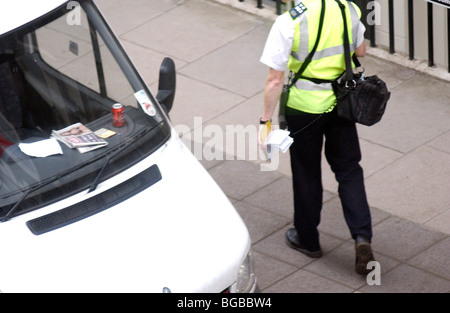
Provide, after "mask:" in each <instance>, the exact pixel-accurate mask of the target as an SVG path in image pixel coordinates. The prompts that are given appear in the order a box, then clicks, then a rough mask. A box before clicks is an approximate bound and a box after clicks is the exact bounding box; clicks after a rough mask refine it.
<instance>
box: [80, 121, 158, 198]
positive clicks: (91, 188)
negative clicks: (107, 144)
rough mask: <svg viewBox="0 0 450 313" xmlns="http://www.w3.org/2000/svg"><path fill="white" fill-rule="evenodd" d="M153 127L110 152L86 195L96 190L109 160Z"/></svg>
mask: <svg viewBox="0 0 450 313" xmlns="http://www.w3.org/2000/svg"><path fill="white" fill-rule="evenodd" d="M160 124H161V123H158V124H157V125H156V126H155V127H158V126H159V125H160ZM155 127H152V128H150V129H144V130H142V131H141V132H139V133H137V134H136V135H135V136H133V137H132V138H131V139H130V140H129V141H128V142H124V143H123V144H122V145H121V146H120V147H118V148H117V150H115V151H114V152H111V153H110V154H109V156H108V157H107V158H106V160H105V163H103V166H102V168H101V169H100V171H99V172H98V174H97V176H96V177H95V179H94V181H93V182H92V184H91V186H90V187H89V190H88V193H89V192H92V191H94V190H95V189H97V186H98V185H99V184H100V178H101V177H102V176H103V172H104V171H105V169H106V168H107V167H108V165H109V164H110V163H111V160H112V159H113V158H115V157H116V156H117V155H118V154H119V153H120V152H122V151H123V150H125V148H127V147H129V146H131V145H132V144H133V143H135V142H136V141H137V140H138V139H140V138H142V137H144V136H145V135H146V134H148V133H149V132H151V131H152V130H153V129H155Z"/></svg>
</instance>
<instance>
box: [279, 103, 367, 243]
mask: <svg viewBox="0 0 450 313" xmlns="http://www.w3.org/2000/svg"><path fill="white" fill-rule="evenodd" d="M286 113H287V117H286V118H287V121H288V125H289V131H290V132H291V134H294V133H295V132H296V131H298V130H300V129H302V128H303V127H305V126H306V125H308V124H310V123H311V122H313V121H314V120H315V119H316V118H317V117H318V115H316V114H308V113H304V112H300V111H296V110H295V111H292V110H289V111H288V112H286ZM324 139H325V156H326V159H327V161H328V163H329V164H330V166H331V170H332V171H333V172H334V174H335V177H336V180H337V182H338V183H339V188H338V193H339V197H340V199H341V203H342V208H343V212H344V217H345V221H346V223H347V225H348V227H349V230H350V233H351V235H352V237H353V238H356V236H358V235H360V236H364V237H366V238H367V239H369V240H370V239H371V238H372V222H371V215H370V209H369V205H368V203H367V196H366V191H365V186H364V177H363V169H362V168H361V166H360V165H359V162H360V161H361V149H360V146H359V139H358V134H357V130H356V125H355V123H353V122H348V121H345V120H343V119H341V118H339V117H338V116H337V114H336V110H334V111H332V112H331V113H327V114H324V115H323V116H322V117H321V118H320V119H318V120H317V121H315V122H314V123H313V124H311V125H310V126H309V127H308V128H306V129H305V130H304V131H301V132H300V133H299V134H298V135H297V136H295V137H294V143H293V144H292V146H291V148H290V156H291V168H292V179H293V189H294V226H295V228H296V229H297V232H298V235H299V238H300V242H301V243H302V245H304V246H305V247H306V248H307V249H308V250H311V251H317V250H319V249H320V243H319V232H318V229H317V227H318V226H319V223H320V214H321V210H322V201H323V199H322V198H323V187H322V171H321V157H322V147H323V144H324Z"/></svg>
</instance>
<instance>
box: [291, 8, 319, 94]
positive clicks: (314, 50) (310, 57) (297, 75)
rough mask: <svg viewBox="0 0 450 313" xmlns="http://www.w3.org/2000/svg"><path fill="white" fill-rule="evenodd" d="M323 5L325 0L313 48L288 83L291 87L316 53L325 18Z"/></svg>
mask: <svg viewBox="0 0 450 313" xmlns="http://www.w3.org/2000/svg"><path fill="white" fill-rule="evenodd" d="M325 6H326V4H325V0H322V10H321V12H320V21H319V31H318V32H317V39H316V43H315V44H314V47H313V49H312V50H311V52H310V53H309V54H308V56H307V57H306V59H305V61H304V62H303V64H302V66H301V67H300V70H299V71H298V72H297V74H295V76H294V78H293V79H292V81H291V83H290V84H289V87H292V86H294V85H295V84H296V83H297V81H298V80H299V79H300V77H301V76H302V74H303V72H304V71H305V70H306V68H307V67H308V65H309V63H311V61H312V59H313V57H314V54H315V53H316V50H317V47H318V46H319V41H320V36H321V35H322V28H323V21H324V19H325Z"/></svg>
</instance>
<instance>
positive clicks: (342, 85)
mask: <svg viewBox="0 0 450 313" xmlns="http://www.w3.org/2000/svg"><path fill="white" fill-rule="evenodd" d="M336 2H337V3H338V4H339V7H340V9H341V12H342V17H343V19H344V54H345V68H346V71H345V74H344V75H343V76H342V77H341V78H340V79H338V80H336V81H334V82H333V84H332V85H333V90H334V93H335V95H336V100H337V107H336V110H337V115H338V116H340V117H342V118H344V119H346V120H349V121H353V122H356V123H360V124H363V125H366V126H372V125H374V124H376V123H378V122H379V121H380V120H381V118H382V117H383V114H384V112H385V110H386V104H387V102H388V100H389V98H390V96H391V93H390V92H389V91H388V89H387V86H386V83H385V82H384V81H382V80H381V79H380V78H378V76H376V75H374V76H368V77H364V72H360V73H353V70H352V64H351V58H350V43H349V35H348V27H347V18H346V14H345V5H343V4H342V2H341V1H339V0H336ZM350 5H351V4H350ZM353 62H354V63H355V65H356V67H361V64H360V63H359V61H358V59H357V58H356V55H353Z"/></svg>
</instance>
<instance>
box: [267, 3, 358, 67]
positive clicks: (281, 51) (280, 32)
mask: <svg viewBox="0 0 450 313" xmlns="http://www.w3.org/2000/svg"><path fill="white" fill-rule="evenodd" d="M299 2H300V0H297V1H296V2H295V4H296V5H297V4H298V3H299ZM359 24H360V25H359V28H358V34H357V37H356V38H357V40H356V43H357V45H356V46H357V47H359V46H360V45H361V44H362V43H363V41H364V32H365V31H366V27H365V26H364V24H363V23H362V22H361V21H360V22H359ZM294 33H295V30H294V22H293V20H292V18H291V17H290V15H289V14H283V15H280V16H278V17H277V19H276V20H275V23H274V24H273V26H272V29H271V30H270V33H269V36H268V38H267V41H266V45H265V47H264V51H263V54H262V56H261V59H260V62H261V63H263V64H265V65H267V66H268V67H270V68H273V69H274V70H277V71H280V72H284V71H285V70H286V69H287V65H288V61H289V56H290V54H291V49H292V44H293V41H294Z"/></svg>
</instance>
